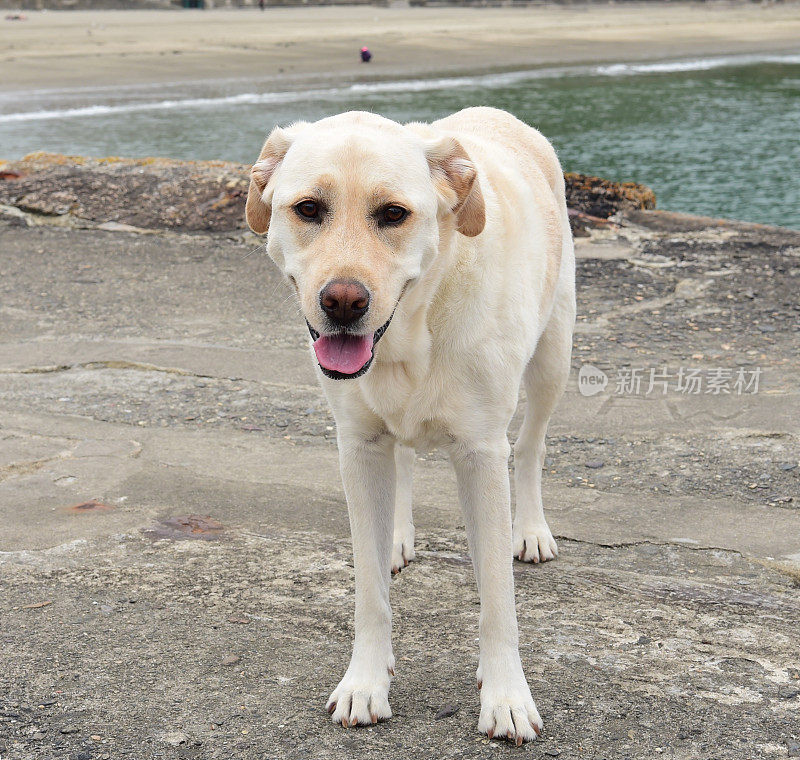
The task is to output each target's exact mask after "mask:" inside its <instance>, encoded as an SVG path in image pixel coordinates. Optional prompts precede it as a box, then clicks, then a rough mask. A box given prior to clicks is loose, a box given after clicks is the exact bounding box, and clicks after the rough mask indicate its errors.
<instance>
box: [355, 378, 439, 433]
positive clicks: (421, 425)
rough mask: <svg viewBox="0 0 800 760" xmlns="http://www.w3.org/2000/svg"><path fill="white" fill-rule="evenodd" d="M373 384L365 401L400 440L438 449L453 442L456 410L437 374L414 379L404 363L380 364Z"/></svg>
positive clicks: (368, 386)
mask: <svg viewBox="0 0 800 760" xmlns="http://www.w3.org/2000/svg"><path fill="white" fill-rule="evenodd" d="M376 370H377V371H376ZM369 381H370V382H368V383H364V385H363V393H364V400H365V401H366V403H367V404H368V406H369V407H370V409H371V410H372V411H373V412H374V413H375V414H376V415H378V416H379V417H380V418H381V419H382V420H383V421H384V423H385V424H386V427H387V429H388V430H389V432H390V433H391V434H392V435H394V436H395V437H396V438H398V439H399V440H400V441H402V442H403V443H405V444H408V445H411V446H416V447H417V448H435V447H437V446H440V445H442V444H444V443H446V442H448V441H449V440H450V437H451V435H450V428H451V422H452V421H451V419H450V418H451V412H452V410H451V409H450V404H449V403H448V401H447V397H446V394H444V393H443V392H442V389H441V384H440V383H439V382H437V379H436V373H435V372H428V373H425V375H424V376H422V377H418V378H413V377H411V376H410V375H409V374H408V373H407V372H406V371H405V369H404V368H403V366H402V365H401V364H389V365H384V366H380V365H379V366H377V367H375V368H374V369H373V372H371V373H370V375H369Z"/></svg>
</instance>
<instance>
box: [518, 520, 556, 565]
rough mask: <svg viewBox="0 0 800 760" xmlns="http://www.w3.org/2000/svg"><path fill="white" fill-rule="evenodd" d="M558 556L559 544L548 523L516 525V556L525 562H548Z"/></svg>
mask: <svg viewBox="0 0 800 760" xmlns="http://www.w3.org/2000/svg"><path fill="white" fill-rule="evenodd" d="M557 556H558V546H557V545H556V540H555V539H554V538H553V534H552V533H551V532H550V528H548V527H547V523H541V524H539V525H534V526H528V527H524V528H523V527H521V526H517V525H514V557H515V558H516V559H519V560H522V561H523V562H547V561H548V560H551V559H555V558H556V557H557Z"/></svg>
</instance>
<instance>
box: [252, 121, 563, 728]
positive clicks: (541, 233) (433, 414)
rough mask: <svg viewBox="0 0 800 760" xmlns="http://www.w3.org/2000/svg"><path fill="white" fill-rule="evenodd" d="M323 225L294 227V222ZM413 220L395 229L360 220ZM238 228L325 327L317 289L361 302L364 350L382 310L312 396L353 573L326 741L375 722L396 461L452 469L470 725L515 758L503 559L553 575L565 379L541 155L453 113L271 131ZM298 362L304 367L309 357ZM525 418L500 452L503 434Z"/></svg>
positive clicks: (558, 238)
mask: <svg viewBox="0 0 800 760" xmlns="http://www.w3.org/2000/svg"><path fill="white" fill-rule="evenodd" d="M308 197H312V198H315V199H316V198H318V199H321V200H322V202H324V203H325V205H326V207H327V208H328V209H329V213H328V215H327V216H326V221H325V223H324V224H320V225H310V224H308V223H307V222H304V221H303V220H301V219H299V218H298V215H297V214H296V213H295V212H294V211H293V206H294V205H295V204H296V203H298V202H299V201H301V200H303V199H305V198H308ZM387 203H395V204H399V205H401V206H403V207H404V208H407V209H409V210H410V212H411V214H410V216H409V217H408V219H407V220H406V221H405V222H403V223H402V224H401V225H399V226H398V227H395V228H391V229H385V228H380V227H377V226H376V225H375V224H374V220H373V210H374V209H375V208H377V207H380V206H381V204H387ZM247 216H248V221H249V223H250V225H251V227H252V228H253V229H254V230H255V231H257V232H261V233H263V232H267V230H268V237H267V252H268V253H269V255H270V256H271V257H272V258H273V259H274V260H275V262H276V263H277V264H278V266H279V267H280V268H281V269H282V271H283V272H284V273H285V275H286V276H287V277H288V278H289V279H290V280H291V282H292V283H293V285H294V287H295V289H296V291H297V295H298V299H299V303H300V308H301V309H302V312H303V315H304V316H305V317H306V319H307V320H308V322H309V323H310V324H311V325H312V327H314V328H315V329H317V330H318V331H321V330H322V329H323V326H322V325H323V317H324V315H323V314H322V312H321V309H320V305H319V293H320V290H321V288H322V287H324V286H325V284H326V283H327V282H329V281H330V280H331V279H333V278H343V277H344V278H355V279H358V280H359V281H360V282H362V283H363V284H364V285H365V286H366V287H367V289H368V290H369V292H370V295H371V302H370V308H369V311H368V313H367V315H366V317H365V319H366V325H365V326H364V330H365V332H364V334H367V332H372V331H375V330H377V329H378V328H379V327H380V326H381V325H383V324H384V323H385V322H386V321H387V320H388V319H389V317H390V316H391V315H392V313H393V312H394V317H393V319H392V322H391V324H390V326H389V328H388V330H387V331H386V333H385V335H384V336H383V338H382V340H381V341H380V343H379V344H378V345H376V347H375V351H374V361H373V363H372V366H371V367H370V369H369V371H368V372H367V373H366V374H365V375H363V376H362V377H359V378H357V379H344V380H331V379H329V378H327V377H324V376H322V374H320V381H321V383H322V386H323V388H324V390H325V393H326V395H327V397H328V399H329V402H330V404H331V407H332V409H333V413H334V416H335V418H336V425H337V436H338V444H339V454H340V462H341V473H342V480H343V483H344V489H345V494H346V497H347V504H348V509H349V514H350V524H351V531H352V538H353V553H354V566H355V576H356V596H355V642H354V646H353V655H352V658H351V660H350V665H349V667H348V668H347V671H346V673H345V675H344V677H343V678H342V680H341V682H340V683H339V685H338V686H337V687H336V688H335V689H334V691H333V693H332V694H331V697H330V700H329V709H330V711H331V713H332V716H333V720H334V721H336V722H340V723H342V725H355V724H367V723H371V722H375V721H377V720H379V719H385V718H389V717H390V716H391V709H390V707H389V701H388V693H389V683H390V677H391V676H392V675H393V674H394V656H393V654H392V642H391V609H390V606H389V581H390V572H391V571H392V570H394V571H398V570H399V569H401V568H402V567H403V566H404V565H405V564H407V562H408V561H409V560H412V559H414V526H413V523H412V518H411V471H412V466H413V460H414V454H413V451H412V449H411V448H410V447H416V448H421V449H423V450H424V449H427V448H429V447H433V446H438V447H442V448H443V449H444V450H445V451H447V453H448V454H449V456H450V459H451V461H452V463H453V467H454V468H455V472H456V476H457V482H458V492H459V499H460V502H461V506H462V509H463V513H464V519H465V524H466V528H467V537H468V541H469V547H470V552H471V556H472V560H473V565H474V568H475V575H476V578H477V583H478V590H479V595H480V602H481V614H480V624H479V632H480V658H479V665H478V672H477V677H478V683H479V685H480V686H482V690H481V712H480V717H479V721H478V728H479V730H480V731H482V732H484V733H488V734H489V735H490V736H491V735H499V736H507V737H508V738H509V739H512V740H515V741H516V742H517V743H518V744H519V743H521V742H522V741H527V740H529V739H533V738H535V734H536V733H538V732H539V731H540V730H541V725H542V724H541V719H540V717H539V713H538V712H537V710H536V707H535V705H534V702H533V699H532V698H531V693H530V689H529V688H528V684H527V682H526V680H525V676H524V674H523V668H522V663H521V660H520V656H519V651H518V632H517V620H516V613H515V607H514V582H513V575H512V561H513V560H512V555H513V556H517V557H518V558H520V559H523V560H526V561H529V562H539V561H544V560H549V559H553V558H554V557H555V556H556V554H557V549H556V543H555V541H554V540H553V537H552V534H551V532H550V529H549V528H548V526H547V523H546V522H545V518H544V514H543V512H542V498H541V470H542V463H543V457H544V438H545V431H546V427H547V422H548V419H549V417H550V414H551V412H552V410H553V408H554V406H555V404H556V402H557V401H558V399H559V397H560V395H561V393H562V391H563V388H564V385H565V383H566V379H567V375H568V373H569V366H570V351H571V343H572V328H573V323H574V319H575V285H574V266H575V264H574V254H573V246H572V237H571V234H570V228H569V222H568V219H567V209H566V203H565V198H564V180H563V175H562V172H561V167H560V166H559V163H558V159H557V158H556V154H555V152H554V151H553V149H552V147H551V146H550V144H549V143H548V142H547V140H546V139H545V138H544V137H543V136H542V135H541V134H539V133H538V132H537V131H536V130H534V129H532V128H530V127H528V126H526V125H525V124H523V123H522V122H520V121H518V120H517V119H515V118H514V117H513V116H511V115H510V114H507V113H505V112H503V111H498V110H494V109H490V108H469V109H466V110H464V111H461V112H459V113H456V114H454V115H452V116H449V117H447V118H445V119H442V120H440V121H437V122H434V123H432V124H430V125H427V124H409V125H405V126H402V125H400V124H397V123H395V122H392V121H389V120H388V119H384V118H382V117H379V116H375V115H372V114H367V113H358V112H351V113H345V114H341V115H339V116H335V117H331V118H328V119H323V120H322V121H319V122H316V123H314V124H306V123H300V124H297V125H294V126H293V127H290V128H288V129H276V130H275V131H274V132H273V133H272V134H271V135H270V137H269V139H268V140H267V142H266V143H265V145H264V148H263V150H262V153H261V156H260V157H259V161H258V162H257V163H256V164H255V166H254V167H253V173H252V182H251V187H250V194H249V196H248V200H247ZM312 356H313V352H312ZM520 385H523V386H524V388H525V392H526V395H527V408H526V413H525V420H524V423H523V426H522V430H521V433H520V436H519V440H518V441H517V444H516V448H515V482H516V502H517V507H516V514H515V517H514V520H513V524H512V519H511V497H510V485H509V477H508V457H509V454H510V447H509V444H508V439H507V432H506V431H507V428H508V424H509V421H510V420H511V417H512V415H513V413H514V410H515V408H516V406H517V399H518V393H519V388H520Z"/></svg>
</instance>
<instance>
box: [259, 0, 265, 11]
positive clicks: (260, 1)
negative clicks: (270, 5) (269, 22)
mask: <svg viewBox="0 0 800 760" xmlns="http://www.w3.org/2000/svg"><path fill="white" fill-rule="evenodd" d="M258 7H259V8H261V10H262V11H263V10H264V0H258Z"/></svg>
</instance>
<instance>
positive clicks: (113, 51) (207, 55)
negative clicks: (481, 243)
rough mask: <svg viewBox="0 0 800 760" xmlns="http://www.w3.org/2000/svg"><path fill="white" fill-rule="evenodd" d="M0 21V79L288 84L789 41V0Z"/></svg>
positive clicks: (653, 56) (792, 18) (647, 56)
mask: <svg viewBox="0 0 800 760" xmlns="http://www.w3.org/2000/svg"><path fill="white" fill-rule="evenodd" d="M2 23H3V24H4V26H3V30H4V34H3V35H2V36H1V37H0V66H2V70H3V81H2V84H0V91H3V90H5V91H10V90H17V91H18V90H25V89H50V88H64V87H83V86H103V85H111V86H113V85H116V84H119V85H124V84H137V83H146V82H183V81H195V80H205V79H222V78H227V77H234V78H241V77H244V78H258V79H272V78H274V79H275V81H276V86H281V84H284V85H286V86H293V85H296V84H297V83H298V82H302V81H304V80H312V79H315V80H317V79H319V77H320V76H322V77H327V78H329V79H336V80H348V81H357V80H369V79H391V78H403V77H411V76H433V75H441V74H448V73H467V72H477V71H492V70H508V69H520V68H526V67H535V66H540V65H548V64H549V65H552V64H568V63H569V64H574V63H581V62H595V61H631V60H658V59H675V58H682V57H698V56H710V55H726V54H744V53H755V52H765V51H772V52H776V53H777V52H785V51H792V50H794V51H797V50H798V47H800V43H798V40H800V5H798V4H795V3H791V4H785V5H774V6H761V5H754V4H747V5H738V4H736V5H730V4H719V5H717V4H703V5H695V4H670V5H663V6H662V5H658V6H654V5H650V4H648V5H647V6H643V5H628V4H626V5H624V6H600V5H591V6H583V5H580V6H570V7H563V6H553V7H537V8H529V9H520V8H481V9H474V8H469V9H463V8H462V9H458V8H373V7H366V8H365V7H347V8H330V7H319V8H275V9H269V10H267V11H265V12H260V11H258V10H257V9H236V10H211V11H188V10H183V11H178V10H176V11H55V12H30V13H28V14H27V20H25V21H7V20H6V21H3V22H2ZM361 45H369V47H370V48H371V49H372V51H373V53H374V59H373V62H372V63H370V64H369V66H365V65H363V64H361V63H360V62H359V61H358V49H359V48H360V47H361Z"/></svg>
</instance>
